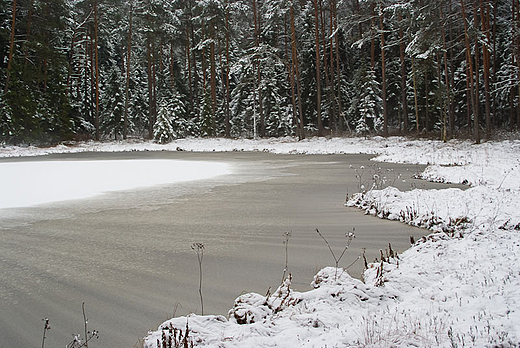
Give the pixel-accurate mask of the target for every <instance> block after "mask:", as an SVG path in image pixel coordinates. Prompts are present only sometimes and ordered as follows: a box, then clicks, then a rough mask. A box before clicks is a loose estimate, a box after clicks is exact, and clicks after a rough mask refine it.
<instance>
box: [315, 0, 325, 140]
mask: <svg viewBox="0 0 520 348" xmlns="http://www.w3.org/2000/svg"><path fill="white" fill-rule="evenodd" d="M313 2H314V34H315V36H314V38H315V51H316V113H317V115H316V116H317V119H318V136H322V135H323V125H322V123H321V74H320V70H321V64H320V36H319V21H318V16H319V15H318V0H314V1H313Z"/></svg>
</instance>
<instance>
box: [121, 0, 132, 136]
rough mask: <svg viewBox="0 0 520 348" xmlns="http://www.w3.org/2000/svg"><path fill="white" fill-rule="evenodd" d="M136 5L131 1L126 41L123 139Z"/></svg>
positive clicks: (125, 127) (126, 117)
mask: <svg viewBox="0 0 520 348" xmlns="http://www.w3.org/2000/svg"><path fill="white" fill-rule="evenodd" d="M133 12H134V5H133V3H132V2H131V3H130V14H129V16H130V18H129V21H128V23H129V26H128V39H127V43H126V87H125V115H124V119H123V139H126V138H127V137H128V105H129V104H130V60H131V58H132V15H133Z"/></svg>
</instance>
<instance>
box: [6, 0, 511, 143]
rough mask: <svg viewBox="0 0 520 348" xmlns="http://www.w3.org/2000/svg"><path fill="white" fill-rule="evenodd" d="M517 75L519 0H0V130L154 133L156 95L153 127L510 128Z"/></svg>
mask: <svg viewBox="0 0 520 348" xmlns="http://www.w3.org/2000/svg"><path fill="white" fill-rule="evenodd" d="M462 5H464V7H463V6H462ZM13 11H15V12H14V13H13ZM13 14H14V16H13ZM13 19H14V20H13ZM383 54H384V59H382V58H383ZM383 77H384V79H383ZM519 81H520V5H519V4H518V0H510V1H506V0H499V1H490V0H482V1H460V0H440V1H434V2H425V1H417V0H409V1H404V0H384V1H357V0H356V1H352V2H340V1H337V0H316V1H315V2H314V1H308V2H301V1H290V0H275V1H260V0H248V1H243V0H174V1H169V0H114V1H110V2H109V1H106V0H53V1H50V0H16V1H13V0H0V86H1V87H2V89H1V90H0V93H1V96H0V113H1V114H0V142H5V143H40V144H41V143H54V142H59V141H63V140H67V139H88V138H97V137H100V138H101V139H104V138H115V139H118V138H120V137H126V136H132V137H140V138H151V137H153V138H155V139H157V138H156V137H155V134H156V131H157V124H158V122H159V121H160V122H159V123H161V122H162V123H161V124H163V126H164V127H166V123H164V122H165V118H164V117H165V115H164V114H163V115H161V116H159V115H160V114H161V113H164V112H165V111H164V110H163V109H164V108H167V109H168V108H169V122H170V124H171V126H172V127H173V133H174V134H173V133H171V132H170V133H169V131H167V132H166V133H167V134H169V136H168V137H166V138H165V139H171V138H172V137H182V136H187V135H194V136H234V137H254V136H260V137H262V136H265V137H269V136H285V135H293V134H297V135H298V136H299V137H300V138H303V137H305V136H306V135H317V134H322V135H326V134H338V135H339V134H344V132H350V131H352V132H353V133H358V134H375V133H381V134H386V133H387V131H388V130H389V131H390V132H391V133H398V132H401V133H407V132H410V131H413V132H418V133H429V134H436V135H438V136H439V137H441V138H443V139H447V138H449V137H456V136H459V135H461V134H462V135H464V136H467V135H470V136H473V137H474V138H475V140H476V141H479V140H480V138H481V137H482V136H484V137H485V138H490V137H491V136H492V133H493V132H494V131H495V130H500V129H508V130H514V129H518V127H519V126H520V105H519V104H520V103H519V94H520V87H519V86H520V84H519ZM383 94H386V98H385V100H383V99H382V98H383ZM160 100H169V101H170V105H169V106H164V105H162V104H161V103H159V101H160ZM159 104H161V105H159ZM173 107H175V108H180V109H182V110H180V109H176V110H173V109H172V108H173ZM385 115H386V117H385ZM160 119H161V120H160ZM164 129H165V131H166V130H168V127H166V128H164ZM301 129H305V131H306V133H302V132H300V130H301ZM480 133H482V134H484V135H481V134H480ZM165 136H166V135H165ZM161 139H162V138H161ZM161 141H162V140H161Z"/></svg>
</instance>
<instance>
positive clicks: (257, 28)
mask: <svg viewBox="0 0 520 348" xmlns="http://www.w3.org/2000/svg"><path fill="white" fill-rule="evenodd" d="M257 10H258V9H257V7H256V0H253V19H254V22H255V46H256V48H259V47H260V21H259V19H258V13H257ZM256 65H257V67H256V68H257V84H256V86H257V88H258V91H256V92H257V94H258V111H259V113H260V136H261V137H264V136H265V120H264V108H263V101H262V88H261V86H262V70H261V66H260V63H259V62H258V61H257V62H256Z"/></svg>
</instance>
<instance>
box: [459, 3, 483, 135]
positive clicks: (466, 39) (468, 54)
mask: <svg viewBox="0 0 520 348" xmlns="http://www.w3.org/2000/svg"><path fill="white" fill-rule="evenodd" d="M460 5H461V12H462V20H463V22H464V43H465V45H466V61H467V63H468V75H469V88H470V90H469V94H470V98H471V105H472V111H473V116H474V117H475V126H477V127H476V129H475V141H476V142H477V144H478V143H480V137H479V134H478V133H479V132H478V111H477V110H478V109H477V102H476V98H475V88H474V84H473V60H472V59H471V48H470V44H469V35H468V23H467V18H466V7H465V6H464V0H460ZM469 128H470V123H468V129H469Z"/></svg>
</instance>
